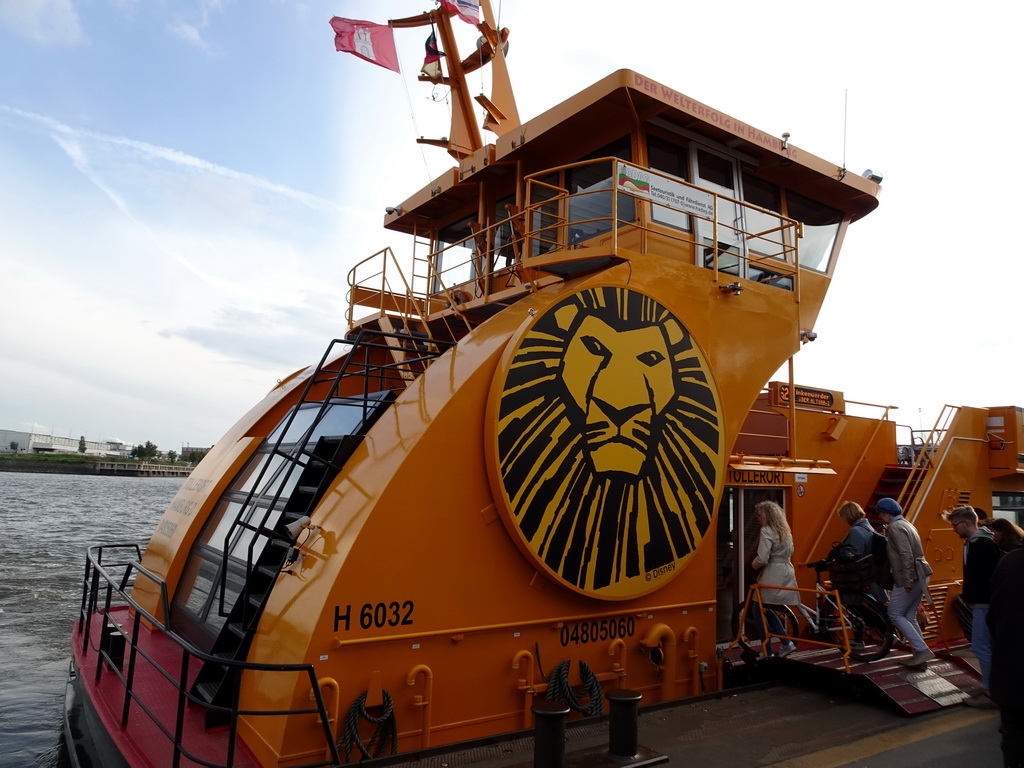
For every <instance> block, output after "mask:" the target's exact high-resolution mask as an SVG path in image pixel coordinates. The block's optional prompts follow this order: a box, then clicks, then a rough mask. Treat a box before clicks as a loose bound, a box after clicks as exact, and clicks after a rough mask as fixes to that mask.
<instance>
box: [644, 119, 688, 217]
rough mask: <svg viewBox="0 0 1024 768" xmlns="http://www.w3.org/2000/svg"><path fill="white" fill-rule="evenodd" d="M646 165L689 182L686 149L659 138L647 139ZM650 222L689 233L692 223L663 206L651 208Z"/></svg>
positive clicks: (681, 213) (679, 213)
mask: <svg viewBox="0 0 1024 768" xmlns="http://www.w3.org/2000/svg"><path fill="white" fill-rule="evenodd" d="M647 164H648V166H649V167H650V168H651V170H654V171H660V172H661V173H666V174H668V175H670V176H675V177H676V178H677V179H682V180H683V181H689V178H690V174H689V168H688V166H689V155H688V151H687V149H686V147H682V146H680V145H678V144H676V143H674V142H671V141H668V140H667V139H663V138H661V137H660V136H648V137H647ZM651 220H652V221H655V222H657V223H658V224H666V225H668V226H670V227H675V228H676V229H681V230H684V231H685V232H690V231H692V229H693V222H692V221H691V219H690V214H688V213H684V212H683V211H677V210H674V209H672V208H668V207H666V206H664V205H652V206H651Z"/></svg>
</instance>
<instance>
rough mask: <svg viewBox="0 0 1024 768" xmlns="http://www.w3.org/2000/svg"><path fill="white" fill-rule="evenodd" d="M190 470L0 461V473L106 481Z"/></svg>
mask: <svg viewBox="0 0 1024 768" xmlns="http://www.w3.org/2000/svg"><path fill="white" fill-rule="evenodd" d="M193 469H194V468H193V467H186V466H172V465H168V464H129V463H126V462H120V461H89V460H82V461H50V460H47V459H38V460H32V459H27V460H26V459H0V472H29V473H35V474H45V475H101V476H106V477H188V476H189V475H191V474H192V470H193Z"/></svg>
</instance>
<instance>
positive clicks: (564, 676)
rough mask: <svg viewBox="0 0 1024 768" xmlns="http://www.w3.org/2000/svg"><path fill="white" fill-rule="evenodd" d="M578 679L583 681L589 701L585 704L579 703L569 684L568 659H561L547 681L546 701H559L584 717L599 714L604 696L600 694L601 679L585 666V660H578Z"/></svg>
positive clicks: (602, 706)
mask: <svg viewBox="0 0 1024 768" xmlns="http://www.w3.org/2000/svg"><path fill="white" fill-rule="evenodd" d="M579 669H580V679H581V680H582V681H583V689H584V693H585V694H586V695H587V698H588V699H589V701H588V702H587V705H586V706H583V704H582V703H580V700H579V699H578V698H577V696H576V692H575V691H574V690H573V689H572V686H571V685H569V661H568V659H567V660H566V661H563V662H562V663H560V664H559V665H558V666H557V667H555V668H554V669H553V670H552V671H551V679H550V680H549V681H548V701H559V702H561V703H563V704H565V705H566V706H568V707H569V709H571V710H573V711H575V712H580V713H581V714H583V716H584V717H587V716H589V715H597V714H600V713H601V711H602V709H603V708H604V697H603V695H602V694H601V681H600V680H598V679H597V675H595V674H594V672H593V671H592V670H591V669H590V667H588V666H587V663H586V662H585V661H582V660H581V661H580V663H579Z"/></svg>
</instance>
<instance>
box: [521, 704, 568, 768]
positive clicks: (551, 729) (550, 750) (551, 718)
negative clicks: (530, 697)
mask: <svg viewBox="0 0 1024 768" xmlns="http://www.w3.org/2000/svg"><path fill="white" fill-rule="evenodd" d="M530 710H531V711H532V712H533V719H534V723H533V766H534V768H562V764H563V763H564V762H565V719H566V718H567V717H568V716H569V707H568V705H566V704H562V703H561V702H558V701H539V702H537V703H536V704H534V705H533V706H532V707H530Z"/></svg>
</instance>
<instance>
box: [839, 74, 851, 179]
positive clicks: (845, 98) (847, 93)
mask: <svg viewBox="0 0 1024 768" xmlns="http://www.w3.org/2000/svg"><path fill="white" fill-rule="evenodd" d="M849 100H850V89H849V88H844V89H843V171H842V174H841V175H840V176H839V178H844V177H845V176H846V124H847V117H848V115H849V111H848V104H849Z"/></svg>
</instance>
